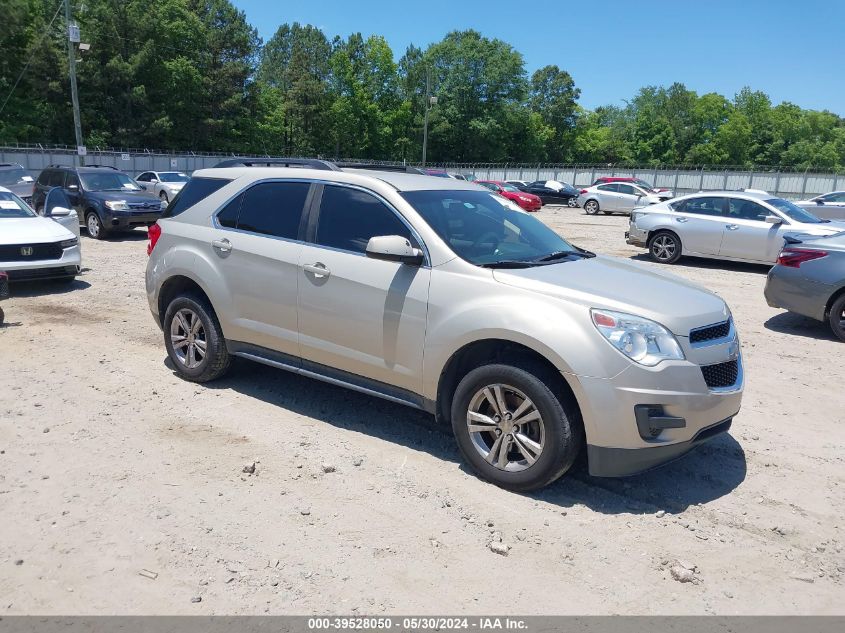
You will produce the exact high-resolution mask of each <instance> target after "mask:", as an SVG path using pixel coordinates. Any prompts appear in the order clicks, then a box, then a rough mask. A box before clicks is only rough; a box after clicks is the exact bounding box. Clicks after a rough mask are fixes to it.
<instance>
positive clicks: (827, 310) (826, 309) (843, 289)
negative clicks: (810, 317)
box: [824, 286, 845, 319]
mask: <svg viewBox="0 0 845 633" xmlns="http://www.w3.org/2000/svg"><path fill="white" fill-rule="evenodd" d="M842 295H845V286H842V287H841V288H840V289H839V290H837V291H835V292H834V293H833V294H832V295H830V299H828V300H827V304H826V305H825V307H824V318H825V319H828V318H830V311H831V310H832V309H833V304H834V303H836V301H837V300H838V299H839V298H840V297H841V296H842Z"/></svg>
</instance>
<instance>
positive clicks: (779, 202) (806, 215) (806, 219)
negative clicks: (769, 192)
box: [766, 198, 826, 224]
mask: <svg viewBox="0 0 845 633" xmlns="http://www.w3.org/2000/svg"><path fill="white" fill-rule="evenodd" d="M766 202H768V203H769V204H770V205H772V206H773V207H774V208H775V209H777V210H778V211H780V212H781V213H783V214H785V215H786V217H788V218H789V219H790V220H794V221H795V222H801V223H803V224H821V223H822V222H826V220H821V219H819V218H817V217H816V216H814V215H813V214H812V213H810V212H809V211H806V210H804V209H802V208H801V207H799V206H796V205H794V204H792V203H791V202H790V201H789V200H784V199H783V198H769V199H768V200H766Z"/></svg>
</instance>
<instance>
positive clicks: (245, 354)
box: [226, 341, 436, 413]
mask: <svg viewBox="0 0 845 633" xmlns="http://www.w3.org/2000/svg"><path fill="white" fill-rule="evenodd" d="M226 346H227V347H228V349H229V352H230V353H231V354H232V355H234V356H238V357H240V358H245V359H247V360H251V361H255V362H257V363H261V364H263V365H269V366H270V367H275V368H277V369H284V370H285V371H289V372H291V373H294V374H299V375H302V376H306V377H308V378H314V379H315V380H319V381H321V382H325V383H328V384H330V385H335V386H337V387H345V388H347V389H351V390H353V391H357V392H359V393H364V394H367V395H368V396H375V397H376V398H381V399H382V400H387V401H389V402H395V403H396V404H402V405H405V406H407V407H412V408H414V409H420V410H422V411H427V412H429V413H434V411H435V408H436V407H435V403H434V402H432V401H429V400H428V399H426V398H423V397H422V396H419V395H417V394H415V393H413V392H410V391H407V390H405V389H401V388H399V387H393V386H391V385H387V384H384V383H382V382H379V381H377V380H371V379H369V378H365V377H363V376H358V375H357V374H352V373H350V372H346V371H343V370H341V369H334V368H332V367H327V366H325V365H321V364H319V363H314V362H311V361H308V360H305V359H302V358H297V357H295V356H290V355H288V354H283V353H281V352H276V351H273V350H269V349H265V348H263V347H259V346H257V345H251V344H249V343H239V342H235V341H226Z"/></svg>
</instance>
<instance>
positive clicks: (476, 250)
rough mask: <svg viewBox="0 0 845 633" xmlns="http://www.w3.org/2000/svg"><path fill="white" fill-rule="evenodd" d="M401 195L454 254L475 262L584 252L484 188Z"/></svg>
mask: <svg viewBox="0 0 845 633" xmlns="http://www.w3.org/2000/svg"><path fill="white" fill-rule="evenodd" d="M402 197H403V198H405V200H407V201H408V202H409V203H410V204H411V206H413V207H414V209H416V211H417V212H418V213H419V214H420V215H421V216H422V217H423V219H425V221H426V222H427V223H428V224H429V225H430V226H431V228H432V229H433V230H434V231H435V232H436V233H437V235H439V236H440V238H441V239H442V240H443V241H444V242H446V244H448V245H449V247H450V248H451V249H452V250H453V251H454V252H455V254H457V255H458V256H459V257H461V258H462V259H464V260H466V261H468V262H470V263H472V264H476V265H478V266H490V267H494V266H496V265H539V264H540V263H541V262H540V261H538V260H542V259H544V258H548V257H553V258H556V259H562V258H566V257H567V256H568V255H573V256H575V255H581V254H582V253H583V251H580V250H579V249H576V248H575V247H574V246H572V245H571V244H569V243H568V242H567V241H566V240H564V239H563V238H562V237H560V236H559V235H558V234H557V233H555V232H554V231H552V230H551V229H550V228H549V227H548V226H546V225H545V224H543V222H541V221H540V220H538V219H536V218H535V217H533V216H531V215H529V214H528V213H525V212H524V211H522V210H520V209H519V208H518V207H515V205H514V204H513V203H511V202H509V201H508V200H504V199H502V198H500V197H499V196H496V195H493V194H490V193H487V192H485V191H464V190H459V191H407V192H405V193H403V194H402ZM543 263H545V262H543Z"/></svg>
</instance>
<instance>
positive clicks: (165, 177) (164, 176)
mask: <svg viewBox="0 0 845 633" xmlns="http://www.w3.org/2000/svg"><path fill="white" fill-rule="evenodd" d="M158 177H159V179H160V180H161V182H188V175H187V174H183V173H182V172H178V171H162V172H159V174H158Z"/></svg>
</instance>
